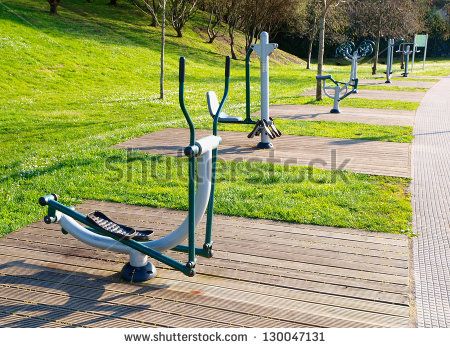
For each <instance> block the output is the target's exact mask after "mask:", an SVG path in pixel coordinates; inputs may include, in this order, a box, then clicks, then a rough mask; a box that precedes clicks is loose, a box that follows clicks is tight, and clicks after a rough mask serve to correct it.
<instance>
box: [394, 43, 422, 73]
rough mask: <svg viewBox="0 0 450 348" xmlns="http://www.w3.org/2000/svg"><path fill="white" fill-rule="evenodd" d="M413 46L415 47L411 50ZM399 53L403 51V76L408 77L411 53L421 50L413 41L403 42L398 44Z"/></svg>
mask: <svg viewBox="0 0 450 348" xmlns="http://www.w3.org/2000/svg"><path fill="white" fill-rule="evenodd" d="M411 47H413V49H412V50H411ZM396 52H397V53H401V54H402V55H403V62H404V69H405V70H404V71H403V73H402V76H403V77H408V75H409V57H410V56H411V54H415V53H419V52H420V51H419V50H418V49H417V47H416V46H414V43H413V42H402V43H401V44H400V45H399V46H398V50H397V51H396Z"/></svg>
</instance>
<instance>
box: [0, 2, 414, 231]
mask: <svg viewBox="0 0 450 348" xmlns="http://www.w3.org/2000/svg"><path fill="white" fill-rule="evenodd" d="M2 4H3V5H2V7H1V10H0V18H1V21H0V32H1V33H2V34H1V41H0V48H1V50H0V58H1V59H0V67H1V69H0V89H1V90H2V94H1V95H0V110H1V119H0V144H1V151H2V156H0V195H1V197H3V198H4V200H3V204H2V205H1V206H0V234H3V235H4V234H6V233H8V232H10V231H13V230H15V229H17V228H19V227H21V226H24V225H25V224H27V223H30V222H32V221H35V220H37V219H39V218H42V216H43V214H44V212H43V209H42V208H41V207H39V206H38V205H37V203H36V201H37V198H38V197H39V196H40V195H42V194H44V193H49V192H55V193H59V194H60V195H61V197H62V200H63V202H66V203H70V204H75V203H76V202H79V201H80V199H101V200H110V201H118V202H126V203H132V204H142V205H149V206H155V207H169V208H175V209H186V207H187V193H186V190H187V185H186V163H185V160H183V159H172V158H168V157H164V156H151V155H145V154H133V155H132V157H131V158H130V157H129V156H128V154H127V153H125V152H124V151H121V150H116V149H111V146H112V145H114V144H117V143H119V142H121V141H124V140H126V139H130V138H132V137H136V136H140V135H143V134H145V133H148V132H152V131H156V130H160V129H164V128H167V127H179V126H183V127H185V124H184V121H183V116H182V114H181V112H180V110H179V107H178V95H177V89H178V78H177V74H178V57H179V56H180V55H185V56H186V57H187V59H188V60H187V76H186V80H187V90H186V92H187V96H186V100H187V103H188V107H189V110H190V111H191V112H192V114H193V116H194V120H195V122H197V123H198V124H202V122H204V120H205V119H206V118H207V117H208V116H207V111H206V105H205V104H206V102H205V92H206V91H207V90H209V89H211V90H216V91H218V94H220V91H221V90H222V88H223V81H222V77H223V61H224V58H223V54H224V53H227V52H228V47H227V45H226V42H225V41H224V39H223V38H219V40H218V41H217V43H216V44H215V45H210V44H207V43H205V40H204V37H200V36H199V33H198V31H196V30H194V29H193V28H194V27H193V26H199V25H203V24H204V21H203V18H202V17H201V16H200V15H198V16H197V17H196V18H194V20H193V21H192V22H190V24H189V26H188V27H187V28H186V30H185V35H184V37H183V38H182V39H179V38H176V37H175V36H174V32H173V31H171V30H169V35H168V37H167V57H166V64H167V70H166V88H167V94H166V99H165V100H164V101H161V100H159V99H158V70H159V67H158V64H157V63H154V62H158V60H159V41H158V38H159V30H158V29H152V28H150V27H149V26H148V21H149V19H148V18H146V17H144V16H142V14H141V13H140V12H139V11H138V10H136V8H134V7H132V6H130V5H129V4H127V3H125V2H122V3H120V2H119V6H118V7H117V8H112V7H110V6H107V5H105V4H104V2H94V3H87V2H86V1H85V0H72V1H69V0H67V1H64V2H62V4H61V8H60V15H59V16H54V17H51V16H49V15H48V14H47V7H48V4H47V2H45V1H39V2H38V1H32V0H6V1H3V2H2ZM241 48H242V38H240V39H239V42H238V49H241ZM241 57H242V54H241ZM327 68H329V69H336V71H338V72H339V73H341V74H342V75H344V74H346V75H348V67H333V66H327ZM258 69H259V67H258V64H257V61H256V60H255V61H254V66H253V68H252V75H253V81H254V83H253V87H252V100H257V96H258V89H259V87H258V85H257V79H256V78H255V77H256V76H257V74H258ZM366 70H367V71H369V67H366V66H362V67H361V74H365V73H366V72H365V71H366ZM346 71H347V73H346ZM314 76H315V73H314V71H313V70H311V71H307V70H305V69H304V64H303V63H302V62H300V60H298V59H295V58H293V57H291V56H289V55H287V54H284V53H282V52H277V53H276V54H275V55H274V56H273V58H272V61H271V83H272V102H280V101H286V102H288V101H290V102H292V103H294V102H301V103H311V102H312V100H311V98H305V97H298V95H299V94H300V93H301V91H302V90H304V89H306V88H310V87H311V84H314V81H315V78H314ZM243 91H244V62H243V61H242V60H240V61H237V62H233V67H232V90H231V93H230V99H229V103H228V105H227V110H229V111H230V113H234V112H235V111H236V113H241V114H242V113H243V111H244V93H243ZM330 102H331V101H329V100H324V101H323V102H322V103H323V104H326V105H330ZM375 103H376V104H375ZM342 105H343V106H356V107H374V105H376V106H375V107H387V108H394V109H396V108H398V109H404V108H410V109H413V108H416V107H417V103H401V102H397V101H376V102H375V101H374V102H373V103H372V102H371V103H369V102H368V101H364V100H361V99H351V98H348V99H347V100H346V101H344V103H343V104H342ZM257 109H258V105H257V104H255V105H254V106H253V111H256V110H257ZM283 122H285V123H283ZM279 124H280V126H281V124H283V126H282V128H285V129H284V130H285V132H286V133H288V134H308V135H320V136H333V137H334V136H337V135H339V134H344V133H345V137H349V138H351V137H353V138H355V137H359V138H372V139H378V140H380V139H383V140H386V141H401V142H405V141H406V142H407V141H410V136H411V135H410V129H407V127H399V128H398V129H394V128H392V127H381V128H377V127H372V126H368V127H362V126H360V125H359V126H358V128H359V129H356V128H355V126H354V125H352V124H345V125H343V124H340V125H336V124H334V123H333V122H323V123H317V124H313V123H306V122H299V123H291V122H288V121H281V120H280V121H279ZM183 142H187V139H180V143H183ZM127 156H128V157H127ZM172 162H173V163H172ZM143 163H144V164H143ZM168 163H171V165H173V166H176V168H181V173H180V174H177V175H174V173H173V169H172V171H171V172H170V173H171V175H169V174H170V173H168V169H167V165H168ZM143 165H144V168H146V169H148V167H149V168H150V169H149V170H150V171H149V172H146V171H145V170H144V171H143V169H142V166H143ZM248 166H249V164H246V163H243V164H237V165H235V167H232V166H231V165H230V163H221V164H220V166H219V176H220V182H219V184H218V188H217V212H218V213H222V214H230V215H240V216H249V217H250V216H251V217H261V218H268V219H278V220H285V221H293V222H301V223H312V224H320V225H329V226H342V227H353V228H361V229H367V230H373V231H380V232H392V233H410V221H411V205H410V200H409V193H408V186H409V180H407V179H401V178H386V177H379V176H369V175H362V174H351V173H346V174H345V179H344V178H343V177H342V176H341V173H334V172H332V171H326V170H316V169H315V170H313V171H312V174H311V171H310V170H309V169H307V168H304V167H298V168H293V167H289V168H288V169H285V168H284V167H281V166H273V167H271V166H270V165H262V164H258V165H256V166H254V167H250V168H249V167H248ZM171 168H173V167H171ZM153 169H154V171H152V170H153ZM146 173H147V174H146ZM148 173H153V174H152V175H150V174H148ZM308 175H309V177H308ZM311 175H312V177H311ZM305 177H306V179H305Z"/></svg>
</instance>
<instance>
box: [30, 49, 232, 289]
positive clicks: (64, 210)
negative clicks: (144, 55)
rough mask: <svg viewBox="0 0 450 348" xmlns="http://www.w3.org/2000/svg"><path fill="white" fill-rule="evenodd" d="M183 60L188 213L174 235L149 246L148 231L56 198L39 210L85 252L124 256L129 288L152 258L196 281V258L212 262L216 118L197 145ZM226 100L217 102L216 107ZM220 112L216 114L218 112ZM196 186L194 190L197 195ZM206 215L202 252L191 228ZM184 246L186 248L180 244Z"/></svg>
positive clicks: (152, 271)
mask: <svg viewBox="0 0 450 348" xmlns="http://www.w3.org/2000/svg"><path fill="white" fill-rule="evenodd" d="M229 75H230V59H229V57H227V59H226V64H225V76H226V77H227V78H228V77H229ZM184 80H185V58H184V57H181V58H180V62H179V102H180V107H181V110H182V112H183V114H184V116H185V118H186V121H187V123H188V126H189V130H190V141H189V145H188V146H187V147H186V148H185V149H184V154H185V155H186V157H187V158H188V160H189V179H188V185H189V211H188V215H187V217H186V218H185V220H184V221H183V222H182V223H181V225H179V226H178V228H176V229H175V230H174V231H173V232H171V233H169V234H167V235H166V236H164V237H162V238H159V239H154V240H151V234H152V231H151V230H137V229H135V228H133V227H129V226H125V225H123V224H119V223H116V222H114V221H112V220H111V219H109V218H108V217H107V216H106V215H105V214H103V213H101V212H99V211H94V212H92V213H89V214H87V215H84V214H81V213H80V212H77V211H76V210H75V209H74V208H72V207H68V206H65V205H63V204H61V203H60V202H59V201H58V197H57V196H56V195H55V194H50V195H47V196H43V197H41V198H40V199H39V204H40V205H42V206H47V207H48V212H47V215H46V216H45V218H44V221H45V222H46V223H48V224H51V223H59V225H60V226H61V229H62V232H63V233H64V234H70V235H72V236H73V237H75V238H76V239H78V240H80V241H81V242H83V243H86V244H88V245H90V246H93V247H96V248H99V249H105V250H110V251H114V252H118V253H123V254H128V255H129V262H128V263H127V264H126V265H125V266H124V267H123V269H122V272H121V275H122V278H123V279H125V280H126V281H130V282H142V281H146V280H148V279H151V278H154V277H155V276H156V268H155V266H154V265H153V264H152V263H151V262H150V261H149V260H148V258H149V257H151V258H154V259H155V260H158V261H160V262H162V263H164V264H166V265H168V266H170V267H172V268H174V269H176V270H178V271H181V272H183V273H184V274H185V275H187V276H190V277H192V276H194V275H195V264H196V256H197V255H200V256H204V257H207V258H210V257H212V245H213V241H212V219H213V209H214V185H215V175H213V172H214V171H215V166H216V161H217V148H218V146H219V144H220V143H221V138H220V137H219V136H217V122H218V117H217V116H215V117H214V120H213V135H210V136H207V137H204V138H201V139H198V140H197V139H196V136H195V127H194V124H193V122H192V120H191V118H190V116H189V112H188V111H187V109H186V106H185V101H184ZM225 99H226V96H224V98H223V99H222V102H221V106H223V104H224V102H225ZM219 111H220V110H219ZM196 186H197V189H196ZM206 211H207V224H206V232H205V241H204V244H203V247H202V248H197V247H196V245H195V232H196V227H197V225H198V223H199V222H200V220H201V219H202V217H203V216H204V214H205V212H206ZM186 239H187V240H188V243H187V245H182V244H181V243H183V242H185V241H186ZM170 249H172V250H176V251H179V252H185V253H187V254H188V261H187V263H186V264H183V263H182V262H179V261H178V260H175V259H173V258H172V257H169V256H167V255H165V254H164V253H163V252H164V251H166V250H170Z"/></svg>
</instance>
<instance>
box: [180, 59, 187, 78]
mask: <svg viewBox="0 0 450 348" xmlns="http://www.w3.org/2000/svg"><path fill="white" fill-rule="evenodd" d="M185 66H186V58H184V57H180V68H179V71H180V83H184V70H185Z"/></svg>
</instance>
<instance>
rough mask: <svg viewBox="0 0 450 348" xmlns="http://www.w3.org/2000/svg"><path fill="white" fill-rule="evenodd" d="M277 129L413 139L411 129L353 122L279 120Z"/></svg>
mask: <svg viewBox="0 0 450 348" xmlns="http://www.w3.org/2000/svg"><path fill="white" fill-rule="evenodd" d="M210 123H211V121H210V120H206V121H203V122H201V123H199V127H201V128H204V129H208V128H209V127H210ZM276 125H277V127H278V128H279V129H280V130H281V131H282V133H283V134H288V135H298V136H302V135H307V136H319V137H327V138H342V139H364V140H373V141H388V142H396V143H411V142H412V139H413V135H412V127H405V126H379V125H371V124H363V123H355V122H332V121H298V120H286V119H282V118H279V119H277V120H276ZM220 129H221V130H225V131H239V132H250V131H251V130H252V126H249V125H238V124H226V123H224V124H221V125H220Z"/></svg>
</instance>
